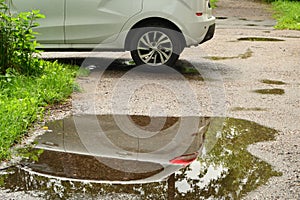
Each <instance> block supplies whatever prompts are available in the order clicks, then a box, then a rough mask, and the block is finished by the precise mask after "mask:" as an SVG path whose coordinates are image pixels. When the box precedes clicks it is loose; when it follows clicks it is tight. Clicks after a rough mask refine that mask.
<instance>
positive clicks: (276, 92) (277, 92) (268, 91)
mask: <svg viewBox="0 0 300 200" xmlns="http://www.w3.org/2000/svg"><path fill="white" fill-rule="evenodd" d="M254 92H255V93H259V94H272V95H284V94H285V91H284V90H283V89H279V88H274V89H261V90H254Z"/></svg>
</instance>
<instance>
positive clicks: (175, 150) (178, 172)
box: [0, 115, 281, 199]
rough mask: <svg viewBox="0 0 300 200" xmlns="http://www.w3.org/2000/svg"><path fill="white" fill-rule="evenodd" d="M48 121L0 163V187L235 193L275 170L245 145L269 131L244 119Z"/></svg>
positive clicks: (133, 195) (151, 195) (126, 195)
mask: <svg viewBox="0 0 300 200" xmlns="http://www.w3.org/2000/svg"><path fill="white" fill-rule="evenodd" d="M126 120H127V122H130V124H134V126H133V127H131V126H130V125H128V123H126ZM124 122H125V123H124ZM219 123H221V125H223V126H222V129H218V128H216V127H215V125H216V124H219ZM48 127H49V130H51V131H50V132H47V133H46V134H44V135H43V136H40V137H39V138H38V141H37V143H38V144H37V146H36V149H31V150H29V151H27V153H26V151H23V152H22V153H23V154H24V155H25V157H26V158H27V159H24V160H23V161H22V162H21V163H20V164H19V165H18V166H15V167H11V168H9V169H7V170H5V171H1V174H0V188H1V189H2V190H5V191H6V192H8V193H14V192H25V193H26V194H29V195H31V196H33V197H40V198H43V199H240V198H241V197H243V196H245V194H247V193H248V192H250V191H252V190H254V189H256V188H257V187H259V186H261V185H263V184H265V183H266V182H267V181H268V180H269V178H270V177H272V176H280V175H281V174H280V173H278V172H276V171H274V170H273V168H272V166H271V165H269V164H268V163H266V162H264V161H262V160H260V159H258V158H256V157H254V156H252V155H251V154H250V153H249V152H248V151H247V150H246V149H247V146H248V145H250V144H253V143H257V142H261V141H270V140H274V138H275V135H276V134H277V131H276V130H273V129H270V128H267V127H263V126H261V125H259V124H256V123H254V122H250V121H246V120H240V119H232V118H211V117H151V118H150V117H147V116H122V115H115V116H112V115H101V116H92V115H87V116H74V117H69V118H66V119H63V120H59V121H55V122H51V123H49V124H48ZM99 127H101V131H99V130H100V129H99ZM191 127H195V129H193V128H191ZM145 131H146V132H145ZM144 133H147V134H146V135H145V134H144ZM213 141H214V142H216V143H215V145H214V146H213V148H212V149H211V151H208V149H209V145H210V144H211V143H212V142H213ZM112 144H114V145H112ZM205 151H207V154H206V153H205ZM196 152H197V153H196ZM197 157H198V158H197ZM185 166H186V167H185Z"/></svg>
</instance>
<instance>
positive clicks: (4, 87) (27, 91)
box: [0, 61, 77, 160]
mask: <svg viewBox="0 0 300 200" xmlns="http://www.w3.org/2000/svg"><path fill="white" fill-rule="evenodd" d="M40 64H41V65H42V66H43V72H42V73H41V75H40V76H35V77H33V76H25V75H18V76H15V75H10V74H6V75H3V76H1V77H0V160H3V159H7V158H8V157H9V156H10V151H9V150H10V147H11V146H13V145H14V144H16V143H17V142H19V140H20V139H21V138H22V136H24V135H25V134H26V133H27V130H28V128H29V127H30V126H31V125H32V123H33V122H35V121H36V120H38V119H41V118H42V115H43V107H45V106H47V105H49V104H55V103H59V102H61V101H63V100H64V99H66V98H67V97H69V96H70V94H71V93H72V92H73V87H74V79H75V76H76V72H77V69H76V67H74V66H68V65H61V64H58V63H57V62H54V63H51V62H46V61H41V63H40Z"/></svg>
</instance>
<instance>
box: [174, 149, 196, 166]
mask: <svg viewBox="0 0 300 200" xmlns="http://www.w3.org/2000/svg"><path fill="white" fill-rule="evenodd" d="M198 154H199V153H198V152H195V153H191V154H186V155H182V156H178V157H176V158H174V159H172V160H170V163H172V164H177V165H183V166H188V165H189V164H191V163H192V162H193V161H194V160H196V159H197V157H198Z"/></svg>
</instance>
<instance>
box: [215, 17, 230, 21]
mask: <svg viewBox="0 0 300 200" xmlns="http://www.w3.org/2000/svg"><path fill="white" fill-rule="evenodd" d="M216 19H220V20H224V19H228V17H223V16H220V17H216Z"/></svg>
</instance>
